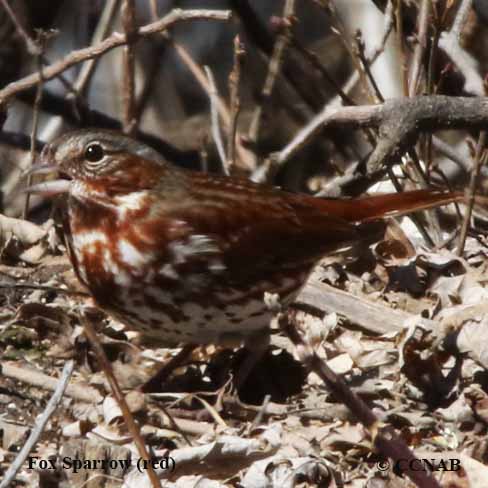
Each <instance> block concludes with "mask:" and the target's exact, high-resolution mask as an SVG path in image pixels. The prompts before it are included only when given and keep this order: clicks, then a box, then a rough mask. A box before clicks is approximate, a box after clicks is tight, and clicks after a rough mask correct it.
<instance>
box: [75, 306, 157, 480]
mask: <svg viewBox="0 0 488 488" xmlns="http://www.w3.org/2000/svg"><path fill="white" fill-rule="evenodd" d="M80 319H81V322H82V323H83V330H84V333H85V335H86V337H87V339H88V340H89V341H90V344H91V346H92V347H93V350H94V351H95V354H96V356H97V359H98V361H99V362H100V365H101V367H102V369H103V372H104V373H105V376H106V378H107V381H108V383H109V385H110V388H111V390H112V394H113V395H114V398H115V400H116V401H117V404H118V406H119V408H120V410H121V412H122V415H123V416H124V420H125V423H126V425H127V429H128V430H129V432H130V434H131V436H132V440H133V441H134V443H135V445H136V447H137V451H138V453H139V456H141V458H142V459H145V460H147V461H149V460H150V459H151V457H150V455H149V452H148V450H147V448H146V445H145V444H144V440H143V438H142V436H141V431H140V428H139V426H138V425H137V423H136V421H135V420H134V416H133V415H132V413H131V411H130V409H129V406H128V405H127V401H126V400H125V396H124V394H123V393H122V390H121V389H120V386H119V384H118V382H117V379H116V378H115V376H114V372H113V369H112V365H111V363H110V361H109V360H108V358H107V355H106V354H105V351H104V350H103V347H102V345H101V344H100V341H99V340H98V337H97V333H96V332H95V329H94V327H93V325H92V322H91V320H90V318H89V317H88V316H87V314H86V313H85V312H83V311H82V312H81V313H80ZM146 473H147V476H148V478H149V480H150V482H151V485H152V486H153V488H161V483H160V482H159V478H158V476H157V475H156V472H155V471H154V468H153V466H152V464H151V463H150V462H149V463H147V471H146Z"/></svg>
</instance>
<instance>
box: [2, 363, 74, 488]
mask: <svg viewBox="0 0 488 488" xmlns="http://www.w3.org/2000/svg"><path fill="white" fill-rule="evenodd" d="M73 368H74V361H72V360H71V361H68V362H67V363H66V364H65V365H64V368H63V372H62V374H61V378H60V380H59V381H58V385H57V387H56V390H55V392H54V394H53V396H52V397H51V398H50V400H49V402H48V404H47V405H46V408H45V410H44V412H43V413H42V415H41V416H40V417H39V418H38V419H37V421H36V425H35V427H34V428H33V429H32V431H31V433H30V435H29V438H28V439H27V441H26V442H25V444H24V445H23V446H22V449H21V450H20V452H19V454H18V455H17V457H16V458H15V461H14V462H13V463H12V464H11V466H10V467H9V469H8V470H7V472H6V473H5V477H4V478H3V481H2V482H1V483H0V488H7V487H8V486H10V483H11V482H12V481H13V480H14V478H15V476H16V474H17V473H18V471H19V470H20V469H21V468H22V465H23V464H24V462H25V460H26V459H27V456H28V455H29V453H30V452H31V450H32V449H33V448H34V446H35V444H36V442H37V440H38V439H39V437H40V436H41V434H42V432H43V431H44V429H45V428H46V424H47V422H48V420H49V419H50V417H51V415H52V414H53V413H54V412H55V410H56V408H57V407H58V405H59V402H60V401H61V399H62V398H63V394H64V391H65V390H66V387H67V386H68V382H69V380H70V378H71V373H72V372H73Z"/></svg>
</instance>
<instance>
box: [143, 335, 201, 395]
mask: <svg viewBox="0 0 488 488" xmlns="http://www.w3.org/2000/svg"><path fill="white" fill-rule="evenodd" d="M197 347H198V346H197V345H196V344H187V345H185V346H184V347H183V348H182V349H181V350H180V351H179V352H178V354H176V356H174V357H173V358H171V359H170V360H169V361H168V362H167V363H166V364H164V365H163V366H162V367H161V369H160V370H159V371H158V372H157V373H156V374H155V375H154V376H152V377H151V378H150V379H149V380H148V381H146V383H144V384H143V385H142V387H141V390H142V391H143V392H144V393H154V392H156V391H159V388H160V387H161V384H162V383H163V382H164V381H165V380H166V379H167V378H168V376H169V375H170V374H171V373H172V372H173V371H174V370H175V369H176V368H178V367H179V366H181V365H182V364H183V363H185V362H186V360H187V359H188V357H189V356H190V354H191V353H192V352H193V350H194V349H196V348H197Z"/></svg>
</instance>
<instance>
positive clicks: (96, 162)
mask: <svg viewBox="0 0 488 488" xmlns="http://www.w3.org/2000/svg"><path fill="white" fill-rule="evenodd" d="M41 162H42V166H40V169H39V170H38V171H39V172H47V171H50V170H56V171H57V172H58V174H59V175H60V176H61V178H62V179H57V180H53V181H49V182H45V183H40V184H37V185H34V186H33V187H31V189H30V190H31V191H34V192H37V193H43V194H56V193H67V194H68V197H67V213H66V222H65V233H66V238H67V245H68V250H69V256H70V259H71V262H72V264H73V267H74V269H75V272H76V274H77V276H78V278H79V280H80V281H81V282H82V283H83V285H85V286H86V288H87V289H88V290H89V291H90V293H91V294H92V296H93V297H94V299H95V301H96V303H97V304H98V305H99V306H100V308H102V309H103V310H105V311H106V312H108V313H109V314H110V315H112V316H113V317H115V318H116V319H118V320H119V321H120V322H122V323H124V324H125V325H126V326H127V327H129V328H131V329H134V330H137V331H139V332H141V334H142V336H143V337H144V338H145V339H146V340H147V341H148V342H150V343H165V344H168V345H171V344H178V343H186V344H207V343H227V344H228V343H232V344H235V343H236V342H242V341H246V339H248V340H249V338H250V337H253V336H255V335H256V334H258V333H260V332H261V331H266V330H267V327H268V323H269V320H270V317H271V312H270V311H269V310H268V309H267V307H266V305H265V303H264V300H263V296H264V293H265V292H270V293H274V294H278V295H279V297H280V301H281V303H282V304H283V305H286V304H287V303H290V302H291V301H292V300H293V299H294V297H296V295H297V293H298V291H299V290H300V288H301V287H302V286H303V284H304V283H305V281H306V279H307V276H308V275H309V273H310V272H311V270H312V268H313V266H314V265H315V263H316V262H317V261H318V260H319V259H320V258H321V257H323V256H324V255H326V254H328V253H331V252H333V251H337V250H339V249H341V248H344V247H346V246H348V245H350V244H351V243H354V242H355V241H358V240H361V239H370V238H371V237H375V236H377V235H378V230H380V229H382V228H383V223H384V221H383V217H385V216H390V215H398V214H402V213H408V212H412V211H415V210H420V209H425V208H429V207H433V206H438V205H442V204H446V203H449V202H452V201H454V200H461V199H462V195H461V194H459V193H449V192H441V191H435V190H419V191H413V192H406V193H401V194H384V195H378V196H372V197H366V198H362V199H359V200H330V199H329V200H327V199H325V200H324V199H318V198H313V197H311V196H307V195H302V194H292V193H287V192H284V191H280V190H278V189H275V188H272V187H268V186H262V185H257V184H254V183H252V182H250V181H248V180H245V179H239V178H233V177H221V176H215V175H210V174H204V173H198V172H189V171H186V170H182V169H179V168H176V167H174V166H172V165H171V164H169V163H168V162H166V161H165V160H164V159H163V157H162V156H161V155H160V154H158V153H156V152H155V151H154V150H152V149H151V148H149V147H147V146H146V145H144V144H141V143H139V142H137V141H135V140H133V139H131V138H129V137H126V136H123V135H121V134H118V133H113V132H106V131H101V130H85V131H76V132H71V133H68V134H66V135H64V136H62V137H60V138H58V139H57V140H55V141H54V142H52V143H51V144H49V145H48V146H46V148H45V149H44V150H43V152H42V154H41ZM46 165H47V166H46ZM376 238H377V237H376Z"/></svg>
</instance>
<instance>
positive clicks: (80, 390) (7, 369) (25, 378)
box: [0, 362, 103, 404]
mask: <svg viewBox="0 0 488 488" xmlns="http://www.w3.org/2000/svg"><path fill="white" fill-rule="evenodd" d="M0 372H1V374H2V376H5V377H6V378H12V379H14V380H16V381H21V382H22V383H25V384H27V385H32V386H35V387H37V388H42V389H44V390H55V389H56V386H57V385H58V381H57V380H56V379H55V378H53V377H52V376H48V375H45V374H44V373H41V372H40V371H36V370H34V369H32V368H22V367H20V366H16V365H14V364H11V363H4V362H2V363H0ZM65 395H66V396H68V397H70V398H74V399H75V400H77V401H79V402H86V403H91V404H94V403H100V402H101V401H102V400H103V397H102V395H101V394H100V392H99V391H98V390H97V389H96V388H93V387H92V386H90V385H87V384H86V383H83V384H77V383H75V384H71V385H68V387H67V388H66V392H65Z"/></svg>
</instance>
